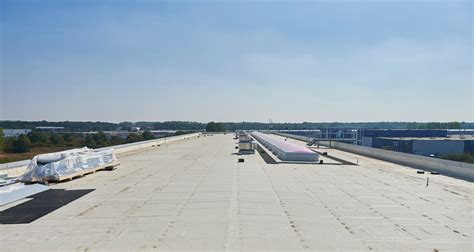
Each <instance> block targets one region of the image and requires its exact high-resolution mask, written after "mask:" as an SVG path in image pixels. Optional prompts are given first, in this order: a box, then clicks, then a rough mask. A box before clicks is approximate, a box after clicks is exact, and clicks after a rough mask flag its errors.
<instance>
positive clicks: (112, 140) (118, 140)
mask: <svg viewBox="0 0 474 252" xmlns="http://www.w3.org/2000/svg"><path fill="white" fill-rule="evenodd" d="M110 144H111V145H119V144H123V139H122V138H120V137H119V136H112V137H110Z"/></svg>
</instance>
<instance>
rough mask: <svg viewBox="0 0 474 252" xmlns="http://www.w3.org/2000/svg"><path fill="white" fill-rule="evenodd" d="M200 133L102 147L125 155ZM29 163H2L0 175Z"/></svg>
mask: <svg viewBox="0 0 474 252" xmlns="http://www.w3.org/2000/svg"><path fill="white" fill-rule="evenodd" d="M199 135H201V133H192V134H186V135H180V136H172V137H167V138H159V139H153V140H148V141H142V142H136V143H129V144H121V145H115V146H110V147H105V148H101V149H113V150H114V152H115V154H116V155H121V154H122V155H123V154H127V153H130V152H133V151H138V150H140V149H144V148H149V147H152V146H153V145H155V146H156V145H161V144H166V143H171V142H176V141H179V140H184V139H188V138H194V137H197V136H199ZM29 163H30V160H23V161H17V162H12V163H6V164H0V175H2V174H7V175H8V177H16V176H20V175H22V174H23V173H25V171H26V168H27V166H28V164H29Z"/></svg>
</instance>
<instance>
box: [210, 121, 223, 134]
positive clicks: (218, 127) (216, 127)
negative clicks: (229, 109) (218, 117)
mask: <svg viewBox="0 0 474 252" xmlns="http://www.w3.org/2000/svg"><path fill="white" fill-rule="evenodd" d="M206 131H207V132H223V131H225V127H224V124H223V123H215V122H209V123H208V124H207V126H206Z"/></svg>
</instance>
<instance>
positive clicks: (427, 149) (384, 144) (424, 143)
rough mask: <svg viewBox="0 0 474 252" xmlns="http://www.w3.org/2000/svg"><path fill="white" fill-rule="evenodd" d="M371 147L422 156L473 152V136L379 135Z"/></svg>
mask: <svg viewBox="0 0 474 252" xmlns="http://www.w3.org/2000/svg"><path fill="white" fill-rule="evenodd" d="M372 147H374V148H379V149H386V150H393V151H398V152H404V153H410V154H415V155H422V156H435V157H437V156H442V155H447V154H459V153H465V152H468V153H474V137H472V136H470V137H463V138H460V137H431V138H426V137H408V138H403V137H380V138H374V140H373V142H372Z"/></svg>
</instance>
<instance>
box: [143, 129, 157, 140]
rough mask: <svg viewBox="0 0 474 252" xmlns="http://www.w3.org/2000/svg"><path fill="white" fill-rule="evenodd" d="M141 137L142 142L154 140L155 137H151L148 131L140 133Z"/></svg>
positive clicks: (151, 134)
mask: <svg viewBox="0 0 474 252" xmlns="http://www.w3.org/2000/svg"><path fill="white" fill-rule="evenodd" d="M142 137H143V140H151V139H155V135H153V133H151V131H149V130H145V131H144V132H143V133H142Z"/></svg>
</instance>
